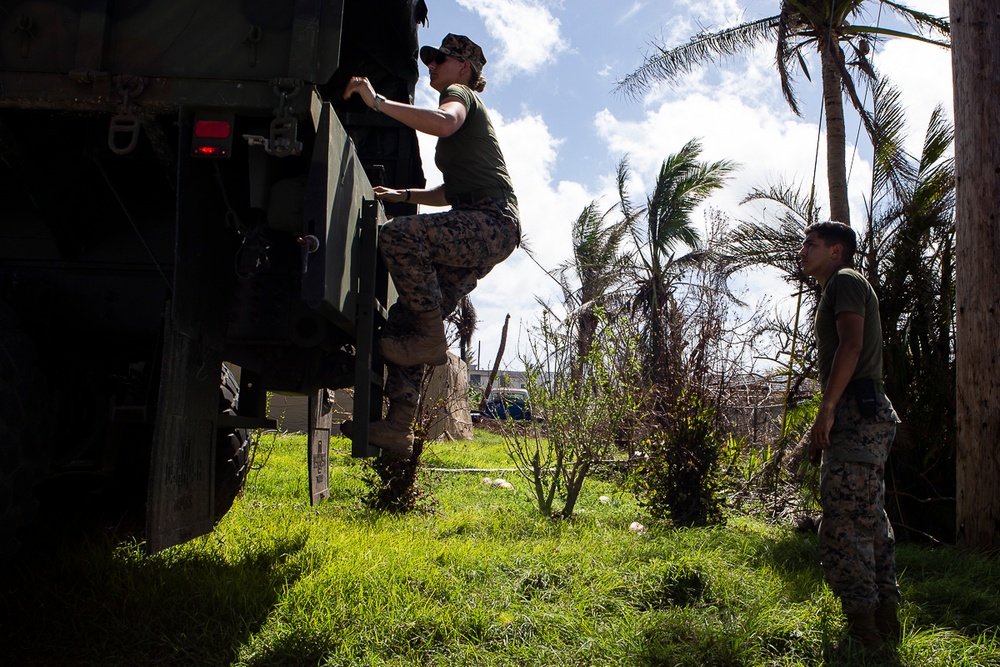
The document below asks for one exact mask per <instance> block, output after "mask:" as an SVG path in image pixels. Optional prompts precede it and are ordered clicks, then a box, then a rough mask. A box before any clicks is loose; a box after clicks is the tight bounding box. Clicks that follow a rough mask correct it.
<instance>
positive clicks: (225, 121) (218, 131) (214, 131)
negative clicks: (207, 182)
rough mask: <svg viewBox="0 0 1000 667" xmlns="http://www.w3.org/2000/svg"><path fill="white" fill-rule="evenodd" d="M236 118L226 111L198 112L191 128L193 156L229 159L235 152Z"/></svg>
mask: <svg viewBox="0 0 1000 667" xmlns="http://www.w3.org/2000/svg"><path fill="white" fill-rule="evenodd" d="M235 120H236V117H235V116H234V115H233V114H231V113H226V112H224V111H222V112H220V111H196V112H195V114H194V118H193V119H192V126H191V155H192V156H194V157H207V158H227V157H229V156H230V155H231V154H232V151H233V133H234V131H235V127H234V126H235Z"/></svg>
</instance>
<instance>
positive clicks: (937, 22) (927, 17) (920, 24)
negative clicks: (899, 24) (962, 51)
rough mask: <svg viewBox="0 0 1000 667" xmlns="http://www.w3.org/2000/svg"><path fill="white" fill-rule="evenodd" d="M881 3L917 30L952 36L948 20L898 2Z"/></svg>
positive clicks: (883, 0)
mask: <svg viewBox="0 0 1000 667" xmlns="http://www.w3.org/2000/svg"><path fill="white" fill-rule="evenodd" d="M881 2H882V5H883V6H885V7H888V8H889V9H890V10H891V11H892V12H893V13H894V14H896V15H897V16H899V17H900V18H902V19H903V20H904V21H906V22H907V23H908V24H909V25H910V26H911V27H913V28H915V29H920V28H925V29H927V30H930V31H931V32H934V33H937V34H939V35H941V36H942V37H945V36H947V37H950V36H951V23H949V22H948V19H947V18H944V17H940V16H933V15H931V14H927V13H924V12H921V11H917V10H915V9H910V8H909V7H907V6H905V5H901V4H899V3H897V2H890V0H881Z"/></svg>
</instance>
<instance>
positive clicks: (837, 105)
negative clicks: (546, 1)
mask: <svg viewBox="0 0 1000 667" xmlns="http://www.w3.org/2000/svg"><path fill="white" fill-rule="evenodd" d="M875 7H877V8H878V9H879V11H881V10H882V9H885V10H888V11H889V12H891V13H893V14H895V15H897V16H899V17H901V18H902V19H903V20H905V21H906V22H907V23H908V24H909V25H911V26H913V27H914V28H916V29H919V30H924V31H927V33H928V35H930V36H924V35H923V34H919V33H906V32H902V31H898V30H891V29H887V28H884V27H881V26H879V25H878V24H877V22H876V25H863V24H858V23H856V21H857V19H859V18H861V19H862V20H863V19H864V17H865V16H866V15H867V14H868V13H869V9H874V8H875ZM949 31H950V27H949V24H948V21H947V20H946V19H944V18H939V17H935V16H932V15H930V14H926V13H924V12H919V11H916V10H914V9H910V8H908V7H906V6H905V5H902V4H899V3H896V2H889V1H887V0H877V1H876V0H867V1H866V0H781V2H780V11H779V13H778V14H777V15H774V16H769V17H767V18H763V19H758V20H756V21H751V22H747V23H743V24H740V25H737V26H734V27H730V28H725V29H723V30H719V31H715V32H702V33H699V34H697V35H695V36H694V37H692V38H691V40H690V41H689V42H688V43H687V44H684V45H681V46H678V47H674V48H667V47H666V46H664V45H656V52H655V53H654V54H653V55H650V56H648V57H647V58H646V60H645V62H644V63H643V65H642V66H641V67H639V69H637V70H636V71H634V72H632V73H631V74H629V75H628V76H626V77H624V78H623V79H621V80H620V81H619V82H618V89H619V90H620V91H623V92H625V93H627V94H631V95H636V94H639V93H640V92H642V91H644V90H646V89H648V88H649V87H650V86H652V85H653V84H655V83H657V82H659V81H672V80H676V79H677V78H679V77H681V76H682V75H684V74H686V73H689V72H690V71H692V70H693V69H694V68H695V67H697V66H699V65H701V64H704V63H708V62H718V61H720V60H722V59H724V58H726V57H730V56H735V55H738V54H745V53H748V52H750V51H751V50H753V49H754V48H755V47H757V46H760V45H762V44H765V43H767V42H774V44H775V46H776V49H777V51H776V54H775V67H776V68H777V71H778V78H779V80H780V82H781V91H782V94H783V95H784V97H785V100H786V101H787V102H788V105H789V107H790V108H791V109H792V111H794V112H795V113H796V114H799V113H800V108H799V103H798V100H797V98H796V95H795V86H794V82H795V74H796V73H797V71H800V72H801V73H802V74H803V75H805V76H806V78H810V73H809V69H808V66H807V61H806V58H805V54H806V53H807V52H808V51H809V50H811V49H812V50H815V51H816V52H817V53H818V54H819V58H820V67H821V76H822V85H823V103H824V111H825V114H826V122H827V145H826V149H827V155H826V157H827V177H828V179H829V192H830V216H831V218H832V219H834V220H840V221H842V222H845V223H848V224H850V221H851V215H850V206H849V204H848V197H847V165H846V159H845V155H846V145H847V141H846V130H845V123H844V103H843V97H842V95H843V94H846V95H847V97H848V99H849V100H850V101H851V104H852V106H853V107H854V109H855V110H856V111H857V112H858V113H859V114H860V116H861V119H862V121H863V123H864V124H865V127H866V128H867V130H868V132H869V133H870V134H871V136H872V137H873V140H875V141H876V142H877V141H878V139H877V137H878V133H879V130H878V126H877V124H876V123H875V122H874V121H873V119H872V117H871V114H870V113H869V112H868V111H867V110H866V108H865V105H864V103H863V102H862V100H861V98H860V96H859V95H858V93H857V87H856V85H855V82H854V79H853V78H852V75H851V72H850V69H849V68H851V67H853V68H854V69H855V70H856V71H858V72H860V73H861V75H862V76H863V77H864V78H866V79H867V80H869V81H872V82H874V81H876V80H877V78H878V77H877V74H876V72H875V69H874V67H872V64H871V62H870V61H869V59H868V54H869V53H870V52H871V48H872V44H873V43H877V42H878V41H880V40H882V39H885V38H890V37H905V38H909V39H916V40H920V41H924V42H928V43H931V44H936V45H939V46H948V42H947V41H946V40H947V36H948V34H949ZM845 51H846V53H845ZM848 54H849V55H848Z"/></svg>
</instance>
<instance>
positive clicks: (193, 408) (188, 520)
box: [146, 320, 222, 553]
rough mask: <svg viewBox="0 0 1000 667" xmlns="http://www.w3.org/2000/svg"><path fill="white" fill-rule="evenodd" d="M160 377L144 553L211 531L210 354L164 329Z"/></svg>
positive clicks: (214, 388)
mask: <svg viewBox="0 0 1000 667" xmlns="http://www.w3.org/2000/svg"><path fill="white" fill-rule="evenodd" d="M166 329H167V330H166V336H165V340H164V351H163V372H162V376H161V379H160V397H159V405H158V407H157V419H156V428H155V430H154V435H153V455H152V461H151V464H150V477H149V498H148V506H147V509H146V551H147V552H148V553H156V552H158V551H162V550H163V549H166V548H167V547H171V546H174V545H175V544H180V543H182V542H186V541H188V540H190V539H192V538H195V537H197V536H199V535H204V534H206V533H208V532H211V530H212V527H213V526H214V525H215V513H214V511H215V508H214V503H215V447H214V443H215V434H216V420H217V417H218V409H217V408H218V403H219V399H218V395H219V370H218V369H219V368H220V367H221V364H222V361H221V359H219V358H218V357H217V355H216V353H214V352H213V351H212V350H210V349H208V348H206V347H205V346H203V345H201V344H200V343H198V342H197V341H195V340H194V339H192V338H189V337H188V336H185V335H184V334H182V333H179V332H176V331H174V330H173V327H172V326H171V323H170V321H169V320H168V321H167V324H166Z"/></svg>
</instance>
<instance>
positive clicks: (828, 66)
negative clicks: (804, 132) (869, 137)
mask: <svg viewBox="0 0 1000 667" xmlns="http://www.w3.org/2000/svg"><path fill="white" fill-rule="evenodd" d="M841 57H842V54H841V52H840V46H839V45H838V44H837V43H836V42H834V43H833V44H831V45H829V46H821V47H820V61H821V62H822V66H823V110H824V111H825V112H826V179H827V186H828V188H829V193H830V219H831V220H836V221H837V222H842V223H844V224H845V225H850V224H851V206H850V204H849V203H848V199H847V130H846V129H845V127H844V96H843V92H842V91H841V85H840V69H839V67H838V66H837V59H838V58H841Z"/></svg>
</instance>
